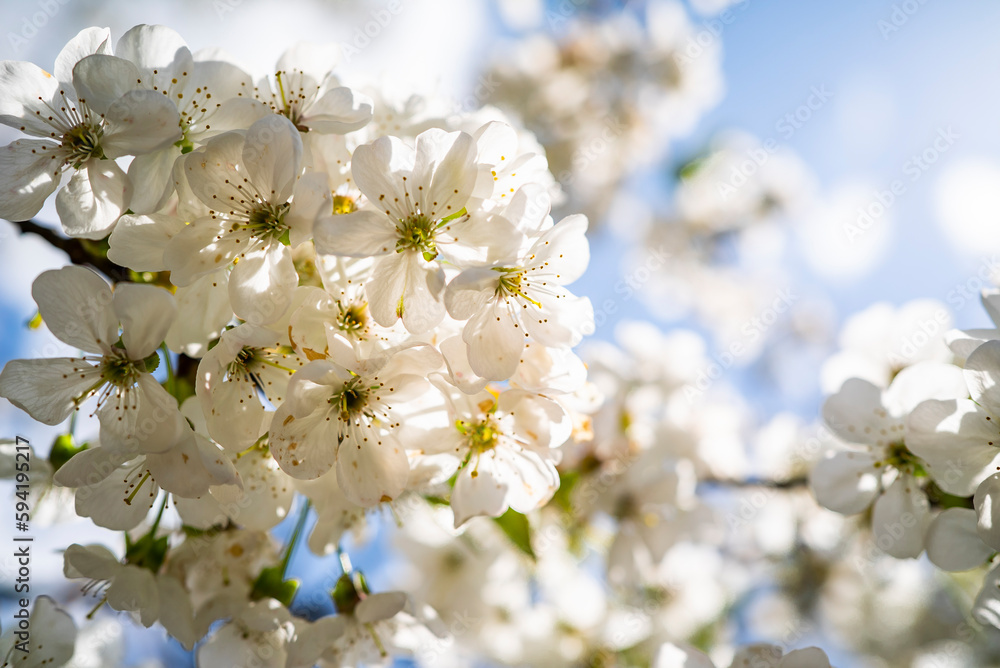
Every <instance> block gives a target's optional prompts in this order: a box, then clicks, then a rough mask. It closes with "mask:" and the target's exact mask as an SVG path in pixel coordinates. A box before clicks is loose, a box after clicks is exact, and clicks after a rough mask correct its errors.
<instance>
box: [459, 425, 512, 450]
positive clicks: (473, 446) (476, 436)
mask: <svg viewBox="0 0 1000 668" xmlns="http://www.w3.org/2000/svg"><path fill="white" fill-rule="evenodd" d="M455 427H456V428H457V429H458V431H459V433H460V434H462V435H463V436H465V438H466V443H468V445H469V450H470V451H472V452H477V453H482V452H486V451H487V450H492V449H493V448H495V447H496V446H497V440H498V439H499V438H500V436H501V432H500V430H499V429H497V426H496V425H495V424H494V423H493V421H492V420H491V419H490V418H486V419H485V420H483V421H481V422H466V421H465V420H458V421H456V422H455Z"/></svg>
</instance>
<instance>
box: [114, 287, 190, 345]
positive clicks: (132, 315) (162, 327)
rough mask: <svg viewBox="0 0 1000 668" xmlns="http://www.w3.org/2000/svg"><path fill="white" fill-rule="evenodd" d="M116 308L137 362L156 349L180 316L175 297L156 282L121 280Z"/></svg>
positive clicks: (125, 336) (117, 289) (116, 294)
mask: <svg viewBox="0 0 1000 668" xmlns="http://www.w3.org/2000/svg"><path fill="white" fill-rule="evenodd" d="M114 307H115V313H116V314H117V315H118V320H119V321H121V323H122V342H123V343H124V344H125V350H126V352H128V356H129V359H132V360H135V361H139V360H144V359H146V358H147V357H149V356H150V355H152V354H153V353H154V352H156V349H157V348H158V347H159V346H160V344H161V343H163V339H164V337H166V335H167V330H168V329H170V325H171V324H173V321H174V318H175V317H176V316H177V303H176V302H175V301H174V296H173V295H172V294H170V292H169V291H167V290H166V289H164V288H161V287H159V286H156V285H141V284H137V283H119V284H118V285H116V286H115V293H114Z"/></svg>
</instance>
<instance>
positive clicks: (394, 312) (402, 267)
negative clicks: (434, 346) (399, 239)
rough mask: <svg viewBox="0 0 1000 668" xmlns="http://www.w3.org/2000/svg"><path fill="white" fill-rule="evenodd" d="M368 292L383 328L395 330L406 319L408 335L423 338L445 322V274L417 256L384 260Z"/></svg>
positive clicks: (393, 256)
mask: <svg viewBox="0 0 1000 668" xmlns="http://www.w3.org/2000/svg"><path fill="white" fill-rule="evenodd" d="M365 289H366V291H367V294H368V308H369V310H370V312H371V314H372V317H373V318H374V319H375V322H377V323H378V324H380V325H382V326H383V327H392V325H393V324H394V323H395V322H396V320H398V319H399V318H402V319H403V325H404V326H405V327H406V331H408V332H410V333H411V334H420V333H423V332H426V331H428V330H430V329H431V328H433V327H435V326H436V325H437V324H438V323H440V322H441V320H442V319H443V318H444V314H445V308H444V304H443V303H442V302H441V296H442V293H443V292H444V272H443V271H442V270H441V268H440V267H438V266H436V265H432V264H430V263H428V262H424V260H423V258H421V257H420V254H419V253H417V252H414V251H406V252H403V253H392V254H390V255H387V256H385V257H383V258H380V259H379V260H378V262H377V263H376V265H375V271H374V272H373V273H372V277H371V279H369V280H368V281H367V283H366V284H365Z"/></svg>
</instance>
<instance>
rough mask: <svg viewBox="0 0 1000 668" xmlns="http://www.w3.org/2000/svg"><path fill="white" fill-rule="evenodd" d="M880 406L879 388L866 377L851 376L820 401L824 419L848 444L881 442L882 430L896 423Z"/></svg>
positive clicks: (883, 436) (886, 429)
mask: <svg viewBox="0 0 1000 668" xmlns="http://www.w3.org/2000/svg"><path fill="white" fill-rule="evenodd" d="M881 408H882V390H881V389H879V388H878V387H876V386H875V385H873V384H872V383H869V382H868V381H866V380H861V379H860V378H851V379H849V380H847V381H846V382H845V383H844V384H843V386H842V387H841V388H840V391H839V392H837V393H836V394H834V395H832V396H830V397H828V398H827V400H826V401H825V402H824V403H823V421H824V422H825V423H826V425H827V427H829V428H830V430H831V431H832V432H833V433H834V434H836V435H837V436H838V437H840V438H841V439H843V440H845V441H847V442H848V443H863V444H866V445H875V444H877V443H878V442H879V441H882V442H883V443H884V442H887V441H886V440H885V436H886V435H884V434H882V432H883V431H887V432H888V431H889V430H890V429H892V427H894V426H896V423H897V420H895V419H893V418H892V417H890V416H888V415H886V411H884V410H882V411H880V410H879V409H881ZM892 433H895V432H892Z"/></svg>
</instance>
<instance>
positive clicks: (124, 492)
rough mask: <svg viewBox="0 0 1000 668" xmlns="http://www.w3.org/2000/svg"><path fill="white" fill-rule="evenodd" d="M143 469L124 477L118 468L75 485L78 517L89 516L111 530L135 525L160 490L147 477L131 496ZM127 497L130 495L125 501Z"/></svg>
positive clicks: (101, 448)
mask: <svg viewBox="0 0 1000 668" xmlns="http://www.w3.org/2000/svg"><path fill="white" fill-rule="evenodd" d="M96 449H97V450H103V449H104V448H103V447H100V448H96ZM81 454H82V453H81ZM74 459H75V457H74ZM144 471H145V469H142V470H140V471H139V472H137V473H135V474H133V475H129V476H127V477H126V473H127V471H126V470H125V469H124V468H118V469H116V470H115V471H114V472H113V473H112V474H111V475H109V476H108V477H106V478H104V479H103V480H100V481H99V482H97V483H96V484H94V485H90V486H87V487H80V488H78V489H77V490H76V514H77V515H79V516H80V517H89V518H91V519H92V520H93V522H94V524H96V525H97V526H99V527H104V528H105V529H111V530H112V531H130V530H132V529H134V528H135V527H136V526H138V525H139V523H140V522H142V521H143V520H144V519H146V515H148V514H149V510H150V508H152V507H153V502H154V501H155V500H156V495H157V492H158V491H159V487H157V486H156V484H155V483H153V481H151V480H148V479H147V480H146V481H145V482H143V483H142V487H140V488H139V491H138V492H137V493H136V494H135V496H132V492H133V491H135V487H134V485H136V484H138V482H139V480H141V479H142V476H143V473H144ZM130 496H131V497H132V498H131V499H129V497H130ZM126 499H129V500H128V502H126Z"/></svg>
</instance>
